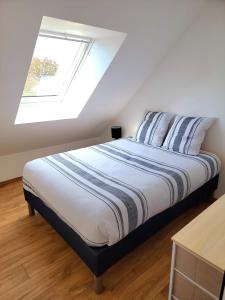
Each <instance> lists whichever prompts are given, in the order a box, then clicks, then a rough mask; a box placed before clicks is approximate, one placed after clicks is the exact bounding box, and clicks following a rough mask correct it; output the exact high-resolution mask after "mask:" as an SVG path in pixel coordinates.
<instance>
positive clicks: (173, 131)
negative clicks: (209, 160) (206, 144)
mask: <svg viewBox="0 0 225 300" xmlns="http://www.w3.org/2000/svg"><path fill="white" fill-rule="evenodd" d="M214 121H215V119H214V118H200V117H199V118H198V117H184V116H176V118H175V120H174V123H173V125H172V127H171V128H170V130H169V132H168V134H167V136H166V139H165V141H164V143H163V148H165V149H168V150H172V151H176V152H180V153H183V154H190V155H198V154H199V152H200V149H201V145H202V143H203V141H204V138H205V134H206V131H207V130H208V129H209V128H210V126H212V124H213V122H214Z"/></svg>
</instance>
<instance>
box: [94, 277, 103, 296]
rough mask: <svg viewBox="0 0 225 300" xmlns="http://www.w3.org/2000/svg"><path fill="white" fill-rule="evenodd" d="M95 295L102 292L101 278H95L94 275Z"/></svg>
mask: <svg viewBox="0 0 225 300" xmlns="http://www.w3.org/2000/svg"><path fill="white" fill-rule="evenodd" d="M94 285H95V293H96V294H101V293H102V292H103V291H104V287H103V280H102V276H99V277H96V276H95V275H94Z"/></svg>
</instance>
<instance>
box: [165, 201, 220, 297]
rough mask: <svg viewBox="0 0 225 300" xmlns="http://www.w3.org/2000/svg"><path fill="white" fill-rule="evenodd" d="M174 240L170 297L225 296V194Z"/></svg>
mask: <svg viewBox="0 0 225 300" xmlns="http://www.w3.org/2000/svg"><path fill="white" fill-rule="evenodd" d="M172 240H173V250H172V261H171V275H170V287H169V299H179V300H213V299H214V300H219V299H220V300H225V291H224V290H225V289H224V285H225V275H224V274H225V195H224V196H223V197H221V198H220V199H219V200H217V201H216V202H214V203H213V204H212V205H211V206H210V207H208V208H207V209H206V210H205V211H203V212H202V213H201V214H200V215H199V216H198V217H196V218H195V219H194V220H193V221H191V222H190V223H189V224H188V225H187V226H185V227H184V228H183V229H182V230H180V231H179V232H178V233H177V234H175V235H174V236H173V237H172Z"/></svg>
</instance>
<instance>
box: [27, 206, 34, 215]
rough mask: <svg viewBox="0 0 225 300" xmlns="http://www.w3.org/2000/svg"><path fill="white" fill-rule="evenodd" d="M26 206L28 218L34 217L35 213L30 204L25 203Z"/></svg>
mask: <svg viewBox="0 0 225 300" xmlns="http://www.w3.org/2000/svg"><path fill="white" fill-rule="evenodd" d="M27 206H28V212H29V216H30V217H32V216H34V215H35V211H34V209H33V207H32V206H31V205H30V203H27Z"/></svg>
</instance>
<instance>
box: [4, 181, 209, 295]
mask: <svg viewBox="0 0 225 300" xmlns="http://www.w3.org/2000/svg"><path fill="white" fill-rule="evenodd" d="M207 206H208V204H207V203H200V204H198V205H197V206H196V207H195V208H193V209H190V210H189V211H187V212H186V213H184V214H183V215H181V216H179V217H178V218H177V219H176V220H174V221H173V222H172V223H170V224H169V225H168V226H167V227H166V228H164V229H163V230H161V231H160V232H158V233H157V234H155V235H154V236H153V237H151V238H150V239H149V240H148V241H146V242H145V243H144V244H143V245H141V246H140V247H138V248H137V249H136V250H135V251H133V252H132V253H131V254H130V255H128V256H127V257H125V258H124V259H122V260H121V261H119V262H118V263H117V264H116V265H115V266H113V267H112V268H111V269H110V270H108V271H107V272H106V274H105V276H104V284H105V286H106V290H105V291H104V292H103V294H101V295H99V296H97V295H95V293H94V291H93V277H92V274H91V272H90V271H89V270H88V268H87V267H86V266H85V265H84V263H83V262H82V261H81V260H80V258H79V257H78V256H77V255H76V254H75V253H74V252H73V251H72V250H71V249H70V248H69V246H67V244H66V243H65V242H64V241H63V239H62V238H61V237H60V236H59V235H58V234H57V233H56V232H55V231H54V230H53V229H52V228H51V227H50V225H48V224H47V223H46V221H45V220H44V219H42V217H41V216H40V215H35V216H34V217H28V212H27V206H26V203H25V201H24V198H23V192H22V183H21V180H19V181H17V182H12V183H9V184H7V185H3V186H1V187H0V299H1V300H19V299H24V300H38V299H40V300H53V299H54V300H70V299H78V300H79V299H107V300H113V299H114V300H115V299H121V300H122V299H135V300H136V299H150V300H151V299H154V300H165V299H167V294H168V281H169V272H170V256H171V240H170V238H171V236H172V235H173V234H174V233H175V232H177V231H178V230H179V229H180V228H182V227H183V226H184V225H185V224H186V223H188V222H189V221H190V220H191V219H193V218H194V217H195V216H196V215H198V214H199V213H200V212H201V211H202V210H203V209H205V208H206V207H207Z"/></svg>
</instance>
